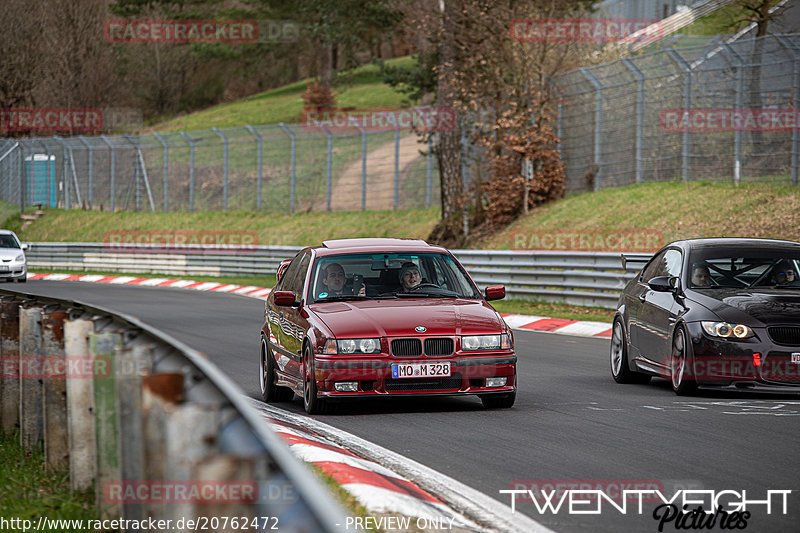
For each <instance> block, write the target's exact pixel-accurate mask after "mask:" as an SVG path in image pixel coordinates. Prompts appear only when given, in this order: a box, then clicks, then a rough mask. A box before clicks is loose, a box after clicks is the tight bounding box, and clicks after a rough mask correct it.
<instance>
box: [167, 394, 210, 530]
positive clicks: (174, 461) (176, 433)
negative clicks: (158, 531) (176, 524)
mask: <svg viewBox="0 0 800 533" xmlns="http://www.w3.org/2000/svg"><path fill="white" fill-rule="evenodd" d="M219 419H220V412H219V405H215V404H189V403H187V404H183V405H180V406H178V407H177V408H176V409H175V410H174V411H173V412H172V413H171V415H170V416H169V419H168V422H167V427H166V430H167V448H166V450H165V455H166V459H167V472H166V473H167V475H166V477H165V478H164V479H165V480H169V481H171V482H183V481H191V480H192V479H193V478H192V470H193V468H194V467H195V466H196V465H197V464H198V463H199V462H200V461H201V460H202V459H204V458H205V457H207V456H209V455H211V454H212V453H213V452H214V451H216V450H217V436H218V434H219V423H220V420H219ZM170 511H171V512H172V516H171V518H172V519H180V518H181V517H184V516H187V515H190V514H191V511H192V504H191V503H190V502H183V503H179V504H176V505H171V506H170Z"/></svg>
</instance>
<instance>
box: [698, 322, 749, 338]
mask: <svg viewBox="0 0 800 533" xmlns="http://www.w3.org/2000/svg"><path fill="white" fill-rule="evenodd" d="M700 325H701V326H703V331H705V332H706V333H708V334H709V335H711V336H712V337H721V338H723V339H732V340H739V339H747V338H750V337H752V336H753V330H752V329H750V328H748V327H747V326H745V325H744V324H730V323H728V322H700Z"/></svg>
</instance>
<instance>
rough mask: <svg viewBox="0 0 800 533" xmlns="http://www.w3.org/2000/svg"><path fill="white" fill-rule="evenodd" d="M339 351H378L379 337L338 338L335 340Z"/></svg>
mask: <svg viewBox="0 0 800 533" xmlns="http://www.w3.org/2000/svg"><path fill="white" fill-rule="evenodd" d="M336 347H337V349H338V350H339V353H342V354H352V353H380V351H381V340H380V339H339V340H337V341H336Z"/></svg>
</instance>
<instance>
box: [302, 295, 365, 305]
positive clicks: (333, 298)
mask: <svg viewBox="0 0 800 533" xmlns="http://www.w3.org/2000/svg"><path fill="white" fill-rule="evenodd" d="M371 299H372V298H371V297H370V296H360V295H358V294H336V295H330V296H326V297H325V298H317V299H316V300H314V303H317V304H318V303H322V302H345V301H347V300H371Z"/></svg>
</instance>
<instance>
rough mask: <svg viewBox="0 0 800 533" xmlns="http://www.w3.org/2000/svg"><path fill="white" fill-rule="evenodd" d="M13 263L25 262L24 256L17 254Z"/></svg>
mask: <svg viewBox="0 0 800 533" xmlns="http://www.w3.org/2000/svg"><path fill="white" fill-rule="evenodd" d="M14 261H17V262H19V261H25V254H19V255H18V256H17V257H16V258H15V259H14Z"/></svg>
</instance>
